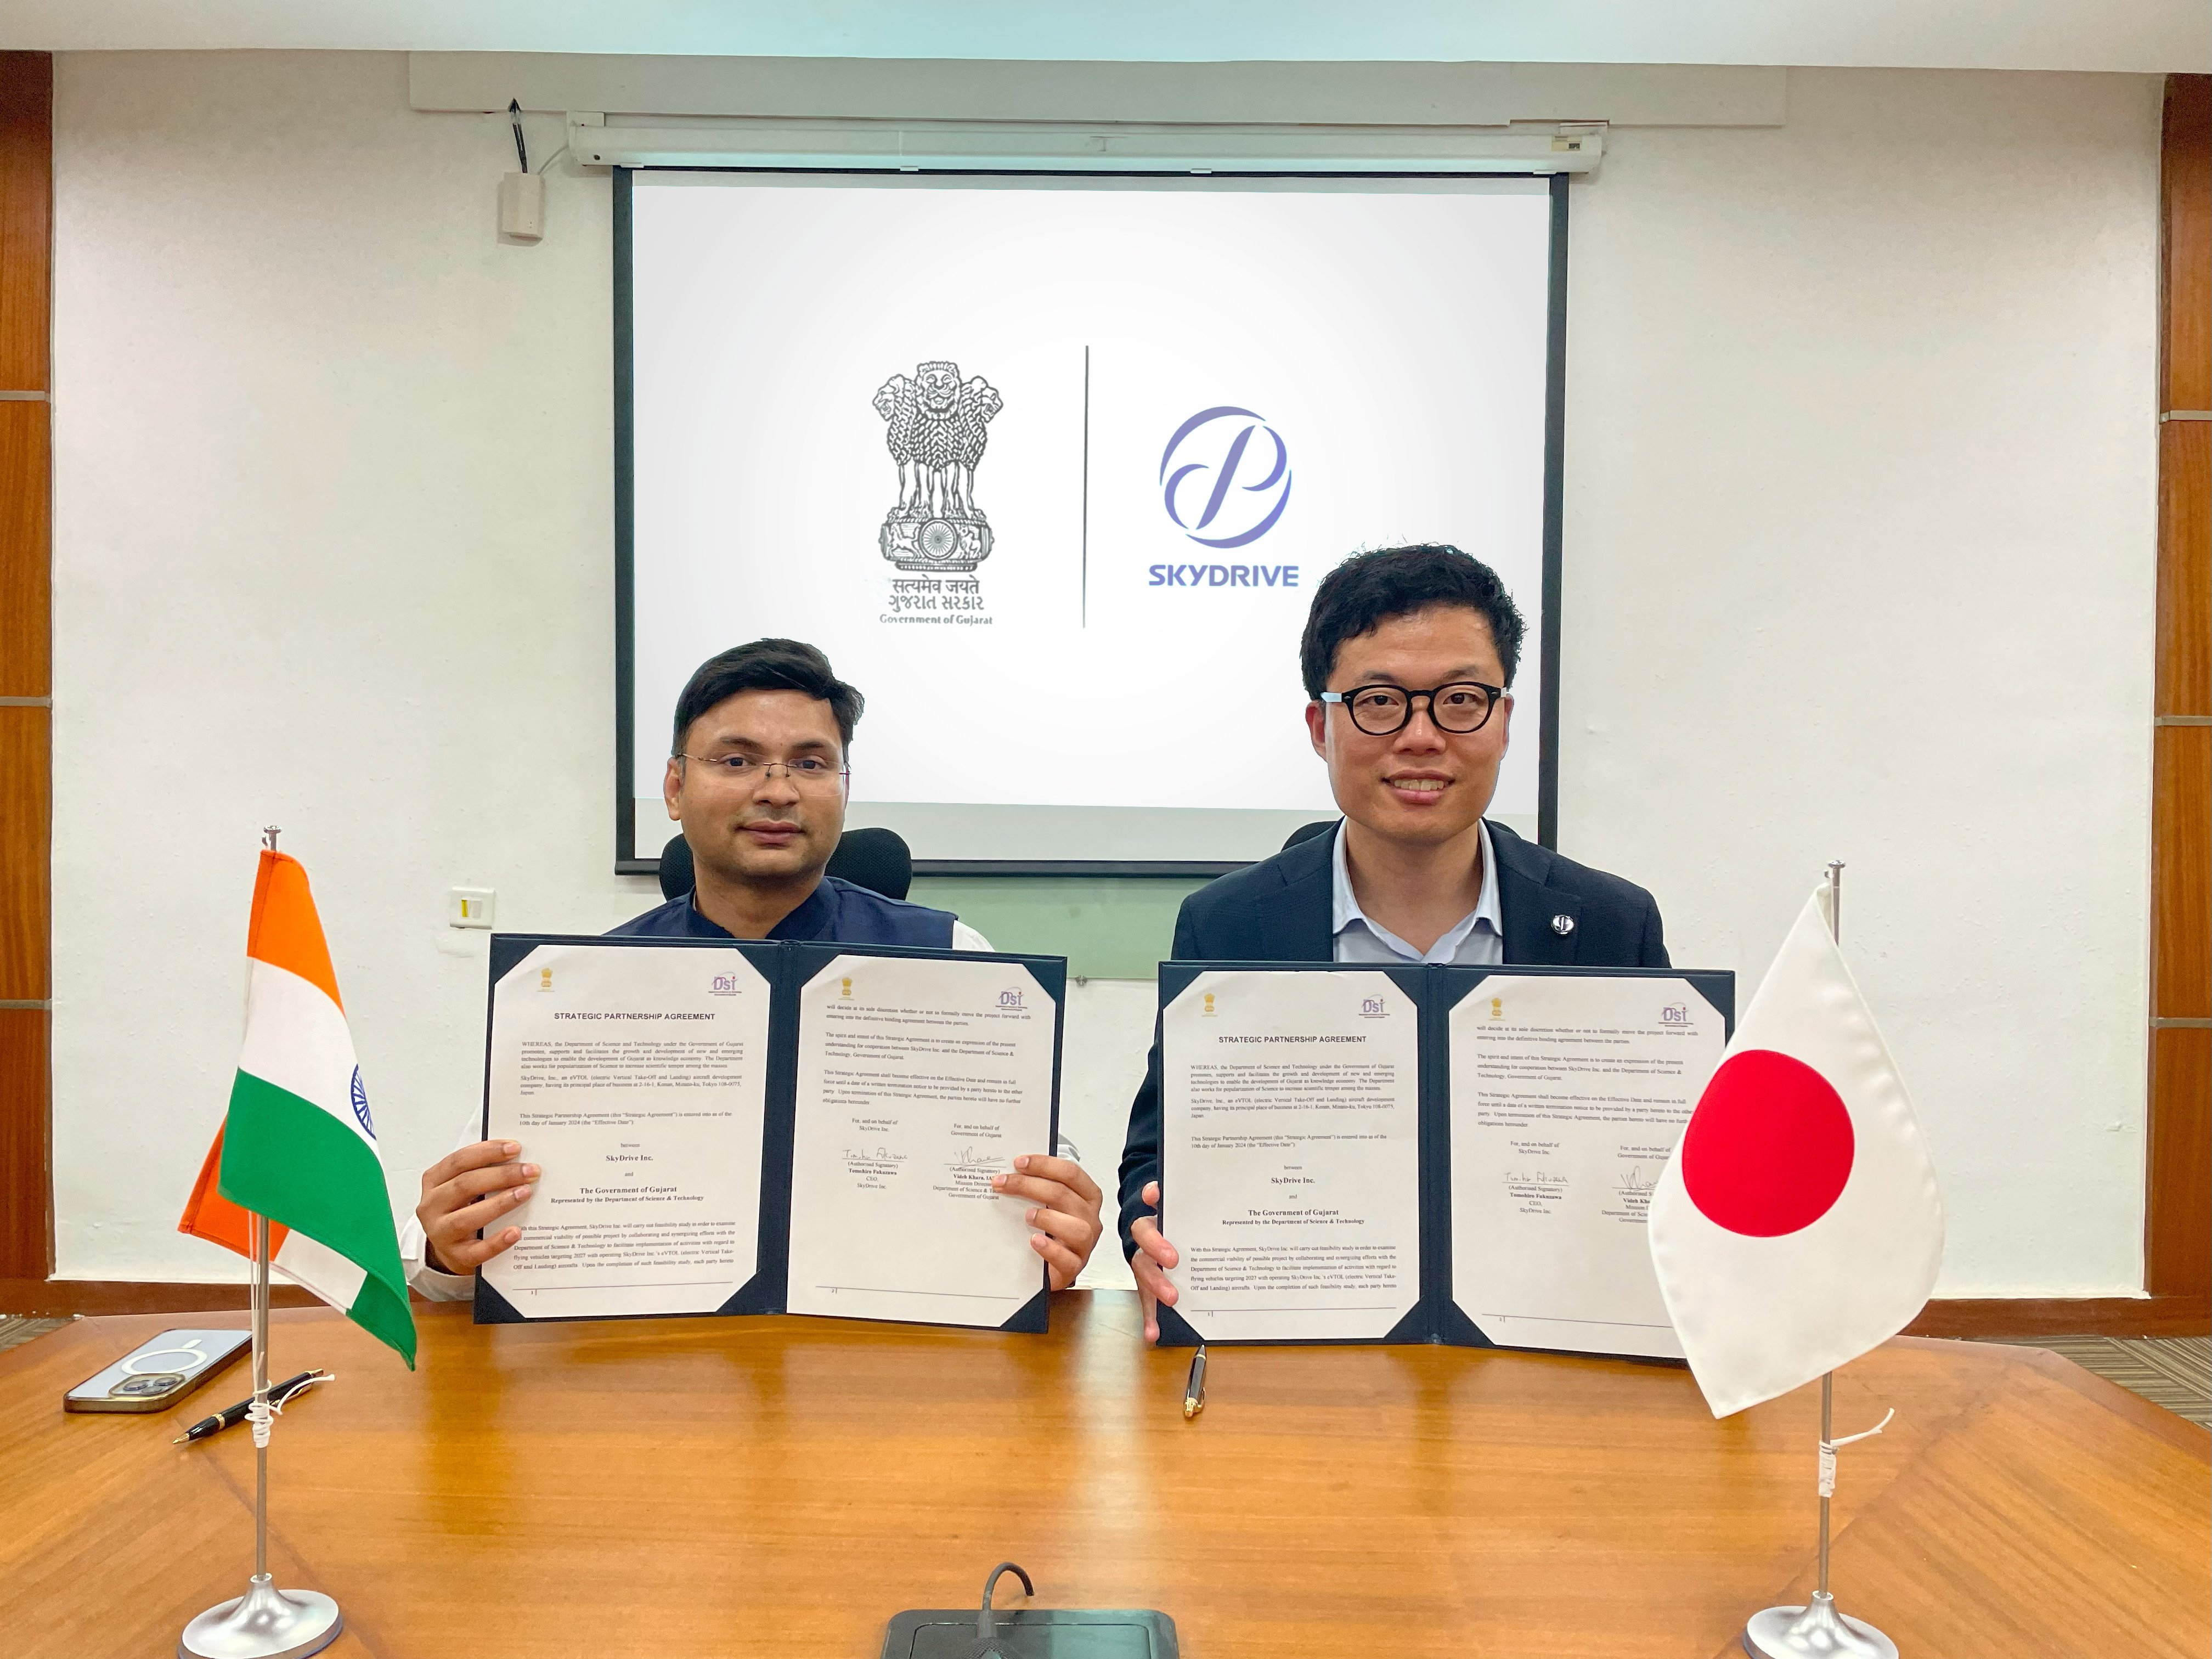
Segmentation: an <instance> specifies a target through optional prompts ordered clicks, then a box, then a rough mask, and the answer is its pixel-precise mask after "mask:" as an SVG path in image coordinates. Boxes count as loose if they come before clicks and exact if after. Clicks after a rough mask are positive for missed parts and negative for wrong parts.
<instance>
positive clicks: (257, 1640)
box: [177, 828, 345, 1659]
mask: <svg viewBox="0 0 2212 1659" xmlns="http://www.w3.org/2000/svg"><path fill="white" fill-rule="evenodd" d="M263 839H264V842H266V843H267V844H268V845H269V846H270V847H274V846H275V845H276V829H274V828H271V829H269V830H268V831H267V832H266V833H265V834H264V836H263ZM252 1295H253V1405H252V1409H251V1410H249V1411H248V1412H247V1413H246V1420H247V1421H248V1422H250V1423H252V1425H253V1577H252V1578H251V1579H250V1580H248V1581H247V1583H246V1594H245V1595H241V1596H239V1597H237V1598H236V1599H235V1600H233V1601H224V1602H222V1603H220V1604H219V1605H217V1606H215V1607H210V1608H209V1609H208V1610H207V1611H206V1612H205V1613H202V1614H201V1615H200V1616H199V1617H198V1618H197V1619H195V1620H192V1622H191V1624H189V1625H186V1626H185V1633H184V1635H183V1636H182V1637H181V1638H179V1639H178V1642H177V1659H307V1655H309V1654H311V1653H320V1652H321V1651H322V1650H324V1649H325V1648H326V1647H328V1646H330V1644H331V1643H333V1642H335V1641H337V1639H338V1632H340V1631H342V1630H343V1629H344V1628H345V1619H344V1616H343V1614H342V1613H339V1612H338V1604H337V1602H335V1601H331V1598H330V1597H329V1596H327V1595H319V1594H318V1593H317V1592H316V1591H314V1590H280V1589H277V1588H276V1585H275V1583H273V1582H272V1581H271V1580H270V1576H269V1419H270V1408H269V1218H268V1217H267V1216H265V1215H257V1216H255V1217H254V1218H253V1291H252Z"/></svg>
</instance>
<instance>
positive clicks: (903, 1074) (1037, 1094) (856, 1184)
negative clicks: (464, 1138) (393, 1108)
mask: <svg viewBox="0 0 2212 1659" xmlns="http://www.w3.org/2000/svg"><path fill="white" fill-rule="evenodd" d="M1066 976H1067V965H1066V963H1065V962H1064V961H1063V960H1061V959H1060V958H1059V957H1015V956H1000V955H990V956H982V955H976V954H973V953H969V952H955V951H919V950H902V949H896V948H890V947H882V946H874V945H811V944H797V943H769V942H766V941H757V940H720V939H636V938H632V937H619V938H584V939H568V938H554V937H545V936H536V935H528V934H501V935H496V936H495V937H494V939H493V940H492V954H491V1015H490V1037H489V1045H488V1051H487V1054H486V1059H485V1066H484V1134H485V1137H486V1138H487V1139H492V1138H504V1139H511V1140H516V1141H520V1143H521V1144H522V1146H524V1147H525V1148H526V1152H527V1154H528V1156H529V1158H530V1159H531V1161H532V1163H534V1164H538V1165H540V1166H541V1167H542V1168H543V1169H544V1176H543V1177H542V1178H541V1179H540V1180H539V1181H538V1183H537V1188H536V1190H535V1191H533V1192H532V1194H531V1196H530V1198H529V1200H527V1201H526V1202H525V1203H524V1204H522V1205H521V1206H519V1207H518V1208H517V1209H516V1210H515V1211H514V1212H513V1214H512V1216H511V1217H509V1218H508V1219H510V1220H511V1221H512V1222H513V1224H514V1225H517V1226H519V1227H520V1228H521V1229H522V1237H521V1239H520V1242H519V1243H516V1245H515V1246H514V1248H513V1249H510V1250H508V1251H507V1252H506V1253H504V1254H503V1255H498V1256H495V1257H494V1258H493V1259H492V1260H491V1261H488V1262H486V1263H485V1264H484V1267H483V1270H482V1271H481V1272H480V1273H478V1274H477V1300H476V1316H477V1319H478V1321H479V1322H484V1321H501V1320H523V1319H604V1318H615V1317H638V1316H653V1315H662V1316H666V1315H677V1314H708V1313H724V1314H749V1313H805V1314H830V1315H842V1316H849V1317H854V1318H866V1319H896V1320H907V1321H912V1322H919V1323H924V1324H933V1325H975V1326H986V1327H993V1328H998V1329H1002V1330H1015V1331H1042V1330H1043V1329H1044V1328H1045V1316H1046V1307H1047V1298H1046V1292H1045V1285H1046V1279H1045V1267H1044V1264H1043V1262H1042V1261H1040V1260H1039V1258H1038V1256H1037V1255H1036V1251H1034V1250H1033V1249H1030V1245H1029V1233H1030V1229H1029V1227H1028V1225H1027V1224H1026V1223H1025V1222H1024V1219H1023V1217H1024V1206H1023V1202H1022V1200H1018V1199H1012V1198H1006V1197H1002V1196H1000V1194H998V1193H996V1192H995V1191H994V1189H993V1188H992V1186H991V1177H992V1176H994V1175H997V1174H999V1173H1000V1172H1002V1171H1006V1170H1012V1168H1013V1160H1014V1158H1016V1157H1017V1156H1018V1155H1020V1154H1022V1153H1025V1152H1051V1151H1052V1149H1053V1146H1054V1137H1055V1134H1056V1132H1057V1130H1058V1127H1059V1102H1060V1011H1061V1003H1062V1000H1063V996H1064V992H1065V988H1066Z"/></svg>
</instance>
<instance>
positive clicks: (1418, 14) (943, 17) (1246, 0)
mask: <svg viewBox="0 0 2212 1659" xmlns="http://www.w3.org/2000/svg"><path fill="white" fill-rule="evenodd" d="M230 47H286V48H310V49H326V50H356V51H360V50H368V51H395V50H397V51H444V52H624V53H628V52H639V53H684V54H694V53H697V54H710V55H719V56H741V57H796V58H1037V59H1046V60H1051V59H1098V60H1107V61H1116V60H1118V61H1168V62H1215V61H1237V60H1250V59H1272V60H1279V61H1301V60H1308V61H1312V60H1318V61H1324V62H1327V61H1343V60H1358V59H1365V60H1379V61H1412V62H1424V61H1426V62H1445V63H1457V62H1482V61H1488V62H1498V63H1582V64H1667V63H1674V64H1804V65H1815V64H1824V65H1825V64H1836V65H1854V66H1881V67H1893V68H1942V69H2037V70H2131V71H2137V72H2151V73H2156V72H2162V71H2170V70H2212V4H2208V3H2207V0H2102V3H2096V0H2089V3H2083V0H1794V3H1793V0H1559V3H1553V4H1550V5H1535V4H1531V3H1528V0H1364V3H1354V0H591V3H586V0H5V3H4V4H0V49H10V48H12V49H28V50H33V51H50V52H84V51H112V50H129V49H168V50H195V49H210V48H230Z"/></svg>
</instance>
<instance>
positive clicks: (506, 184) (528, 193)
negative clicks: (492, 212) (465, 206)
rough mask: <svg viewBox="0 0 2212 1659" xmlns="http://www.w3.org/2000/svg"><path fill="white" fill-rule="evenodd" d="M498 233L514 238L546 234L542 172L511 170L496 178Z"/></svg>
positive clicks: (529, 239) (533, 238)
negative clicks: (512, 171) (497, 190)
mask: <svg viewBox="0 0 2212 1659" xmlns="http://www.w3.org/2000/svg"><path fill="white" fill-rule="evenodd" d="M499 234H501V235H502V236H505V237H507V238H509V239H511V240H514V241H517V242H534V241H537V240H539V239H540V238H541V237H543V236H544V234H545V175H544V173H508V174H507V175H506V176H505V177H504V178H502V179H501V180H500V181H499Z"/></svg>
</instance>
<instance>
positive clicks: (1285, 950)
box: [1121, 820, 1674, 1255]
mask: <svg viewBox="0 0 2212 1659" xmlns="http://www.w3.org/2000/svg"><path fill="white" fill-rule="evenodd" d="M1343 833H1344V832H1343V829H1342V827H1341V826H1339V828H1338V829H1335V830H1334V831H1333V832H1331V833H1330V834H1328V835H1326V836H1314V837H1312V838H1311V839H1310V840H1308V841H1302V842H1299V843H1298V844H1297V846H1295V847H1292V848H1288V849H1287V850H1285V851H1284V852H1280V853H1278V854H1275V856H1274V857H1273V858H1271V859H1263V860H1261V861H1260V862H1259V863H1257V864H1255V865H1253V866H1250V867H1249V869H1243V870H1239V871H1237V873H1236V874H1234V875H1230V876H1224V877H1222V878H1221V879H1220V880H1218V881H1216V882H1212V883H1210V884H1207V885H1206V886H1205V887H1202V888H1200V890H1198V891H1197V892H1195V893H1193V894H1192V895H1191V896H1189V897H1188V898H1187V899H1185V900H1184V901H1183V902H1182V911H1181V913H1180V914H1178V915H1176V932H1175V955H1176V961H1178V962H1328V961H1331V960H1333V959H1334V957H1335V954H1336V935H1335V932H1334V928H1333V927H1331V925H1330V924H1331V921H1332V915H1331V910H1332V905H1331V898H1332V896H1333V893H1334V884H1335V883H1334V854H1335V848H1336V837H1337V836H1340V835H1341V834H1343ZM1490 845H1491V847H1492V850H1493V851H1494V852H1495V853H1496V854H1497V856H1498V908H1499V909H1501V910H1502V911H1503V912H1504V921H1505V960H1506V961H1507V962H1509V963H1562V964H1568V963H1579V964H1580V965H1581V966H1583V967H1585V968H1670V967H1672V966H1674V964H1673V963H1670V962H1668V960H1667V945H1666V941H1665V940H1664V939H1662V937H1661V935H1660V931H1659V906H1658V905H1657V904H1656V902H1654V901H1653V899H1652V897H1651V895H1650V894H1649V893H1647V892H1645V891H1644V890H1643V889H1642V888H1641V887H1638V886H1636V885H1635V884H1632V883H1630V882H1626V881H1623V880H1621V878H1620V877H1618V876H1608V875H1607V874H1606V873H1605V872H1603V871H1602V870H1593V869H1591V868H1589V866H1587V865H1582V864H1577V863H1576V862H1575V861H1574V860H1572V859H1563V858H1561V857H1560V856H1559V854H1557V853H1553V852H1550V851H1547V849H1546V848H1541V847H1539V846H1537V845H1535V844H1534V842H1526V841H1523V840H1522V839H1521V837H1520V836H1516V835H1515V834H1514V833H1513V832H1512V831H1511V830H1510V829H1507V828H1506V827H1505V826H1504V824H1502V823H1497V822H1496V821H1494V820H1493V821H1492V823H1491V825H1490ZM1561 916H1565V917H1566V918H1568V920H1569V921H1571V923H1572V926H1571V927H1569V928H1568V929H1567V931H1565V933H1562V932H1560V931H1559V927H1557V926H1555V925H1554V924H1555V922H1556V921H1557V919H1558V918H1559V917H1561ZM1159 1168H1160V1044H1159V1038H1158V1032H1157V1028H1156V1029H1155V1034H1154V1036H1153V1039H1152V1065H1151V1066H1150V1067H1149V1068H1148V1069H1147V1070H1146V1073H1145V1084H1144V1087H1142V1088H1141V1089H1139V1090H1138V1091H1137V1098H1136V1101H1135V1103H1133V1105H1131V1106H1130V1108H1129V1135H1128V1140H1127V1145H1125V1146H1124V1147H1123V1148H1122V1152H1121V1253H1122V1254H1123V1255H1127V1254H1128V1253H1129V1252H1130V1251H1131V1250H1132V1249H1134V1248H1135V1246H1133V1244H1132V1243H1130V1242H1129V1224H1130V1223H1131V1222H1132V1221H1133V1220H1135V1219H1136V1218H1138V1217H1139V1216H1140V1215H1149V1214H1151V1213H1152V1210H1151V1206H1148V1205H1146V1203H1145V1202H1144V1200H1143V1199H1142V1197H1141V1196H1140V1194H1142V1193H1143V1192H1144V1190H1145V1183H1146V1182H1150V1181H1154V1180H1157V1179H1158V1176H1159Z"/></svg>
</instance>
